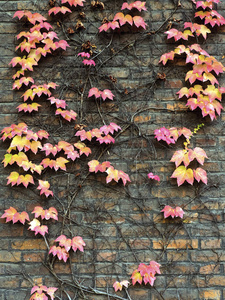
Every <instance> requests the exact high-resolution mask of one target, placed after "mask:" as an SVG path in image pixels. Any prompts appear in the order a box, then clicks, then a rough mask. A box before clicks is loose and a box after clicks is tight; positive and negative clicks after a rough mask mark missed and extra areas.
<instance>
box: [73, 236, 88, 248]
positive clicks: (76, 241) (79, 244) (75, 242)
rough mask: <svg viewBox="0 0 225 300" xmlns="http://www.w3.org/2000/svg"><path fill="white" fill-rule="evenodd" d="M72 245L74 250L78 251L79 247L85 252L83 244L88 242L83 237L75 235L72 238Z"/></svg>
mask: <svg viewBox="0 0 225 300" xmlns="http://www.w3.org/2000/svg"><path fill="white" fill-rule="evenodd" d="M71 246H72V249H73V251H74V252H76V251H77V249H79V250H80V251H81V252H84V248H83V246H86V244H85V242H84V241H83V239H82V237H80V236H75V237H73V238H72V241H71Z"/></svg>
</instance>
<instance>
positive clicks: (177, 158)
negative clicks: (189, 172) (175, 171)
mask: <svg viewBox="0 0 225 300" xmlns="http://www.w3.org/2000/svg"><path fill="white" fill-rule="evenodd" d="M188 154H189V152H188V151H187V150H185V149H184V150H177V151H175V153H174V154H173V156H172V158H171V160H170V161H172V162H175V165H176V168H177V167H178V166H179V165H180V164H181V163H182V162H183V163H184V165H185V167H187V166H188V165H189V164H190V161H191V160H193V159H194V158H193V159H191V160H190V156H189V155H188Z"/></svg>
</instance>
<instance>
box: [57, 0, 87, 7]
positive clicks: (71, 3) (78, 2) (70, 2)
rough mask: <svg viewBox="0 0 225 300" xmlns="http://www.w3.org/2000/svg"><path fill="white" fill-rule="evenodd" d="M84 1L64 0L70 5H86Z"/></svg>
mask: <svg viewBox="0 0 225 300" xmlns="http://www.w3.org/2000/svg"><path fill="white" fill-rule="evenodd" d="M83 2H85V0H62V3H63V4H64V3H68V4H69V5H70V6H75V7H76V6H77V5H78V6H84V4H83Z"/></svg>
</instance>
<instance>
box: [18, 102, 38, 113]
mask: <svg viewBox="0 0 225 300" xmlns="http://www.w3.org/2000/svg"><path fill="white" fill-rule="evenodd" d="M40 106H41V105H40V104H38V103H35V102H33V103H32V104H27V103H22V104H20V105H18V106H17V109H18V111H19V112H20V111H24V112H27V111H28V112H29V113H31V112H32V111H38V107H40Z"/></svg>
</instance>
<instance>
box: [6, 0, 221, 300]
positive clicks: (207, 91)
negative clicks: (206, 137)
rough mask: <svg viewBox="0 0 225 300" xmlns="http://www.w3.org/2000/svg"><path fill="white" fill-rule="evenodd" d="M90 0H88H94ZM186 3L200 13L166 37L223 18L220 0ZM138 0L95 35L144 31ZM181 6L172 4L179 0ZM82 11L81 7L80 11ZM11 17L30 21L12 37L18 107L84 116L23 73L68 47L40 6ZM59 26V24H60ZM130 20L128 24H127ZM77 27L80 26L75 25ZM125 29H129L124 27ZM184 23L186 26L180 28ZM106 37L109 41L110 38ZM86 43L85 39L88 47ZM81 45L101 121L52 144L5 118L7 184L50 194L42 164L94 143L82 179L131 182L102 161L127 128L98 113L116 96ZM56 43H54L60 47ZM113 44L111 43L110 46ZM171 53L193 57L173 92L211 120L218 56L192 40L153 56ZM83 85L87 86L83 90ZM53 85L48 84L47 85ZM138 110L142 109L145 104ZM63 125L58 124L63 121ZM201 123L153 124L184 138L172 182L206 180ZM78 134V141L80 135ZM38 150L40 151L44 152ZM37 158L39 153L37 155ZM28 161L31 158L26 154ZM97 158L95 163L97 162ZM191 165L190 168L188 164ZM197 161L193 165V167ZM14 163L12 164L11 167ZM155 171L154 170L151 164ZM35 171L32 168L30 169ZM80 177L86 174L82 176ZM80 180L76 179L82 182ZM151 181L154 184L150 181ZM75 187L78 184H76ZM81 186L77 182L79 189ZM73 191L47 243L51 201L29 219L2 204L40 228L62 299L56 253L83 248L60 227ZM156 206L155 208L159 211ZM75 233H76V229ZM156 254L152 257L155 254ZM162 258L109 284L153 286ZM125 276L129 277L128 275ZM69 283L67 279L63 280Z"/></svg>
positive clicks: (185, 35)
mask: <svg viewBox="0 0 225 300" xmlns="http://www.w3.org/2000/svg"><path fill="white" fill-rule="evenodd" d="M83 2H85V1H84V0H62V1H61V3H60V6H54V5H55V3H52V5H51V6H53V7H52V8H50V9H49V12H48V14H49V16H53V15H54V16H56V17H57V16H63V17H64V15H67V14H70V13H72V8H73V6H74V7H75V8H77V7H83V5H84V3H83ZM94 2H95V3H94ZM193 2H194V3H195V4H196V9H197V10H198V11H197V12H196V13H195V18H196V19H200V22H203V23H204V24H199V23H190V22H186V23H184V31H183V32H182V31H179V30H178V29H175V28H170V29H168V30H167V31H166V34H167V38H168V39H171V38H174V39H175V41H178V40H180V39H183V40H184V41H188V40H189V39H191V38H194V34H195V35H196V36H197V37H201V36H202V37H203V38H204V39H206V38H207V34H209V33H210V32H211V30H210V28H209V27H208V26H211V27H214V26H221V25H224V24H225V19H224V18H223V17H222V16H221V15H219V14H218V13H217V12H216V11H215V10H213V4H215V3H219V0H214V1H205V2H204V1H197V2H195V1H194V0H193ZM61 4H67V5H69V6H70V8H69V7H66V6H61ZM145 5H146V3H145V2H141V1H135V2H132V3H129V4H128V3H123V5H122V7H121V10H125V9H127V10H129V11H131V13H130V14H126V15H124V14H123V13H122V12H118V13H116V14H115V16H114V17H113V19H112V21H109V20H108V19H107V18H106V17H105V18H104V19H103V21H102V25H101V26H100V27H99V28H98V31H99V34H113V35H116V34H120V33H121V32H123V30H124V31H125V32H126V30H129V31H132V30H133V28H134V31H138V30H141V31H142V30H146V29H147V27H148V25H147V23H145V20H144V18H143V17H142V16H139V15H136V12H137V11H138V14H139V13H142V12H145V11H147V7H146V6H145ZM91 6H92V7H93V8H100V9H102V10H103V9H104V4H103V3H102V2H99V1H92V3H91ZM179 6H180V5H178V7H179ZM80 14H81V13H80ZM14 17H18V18H19V19H20V20H23V21H24V22H28V23H29V25H30V26H31V27H30V28H29V31H22V32H20V33H19V34H18V35H17V40H21V38H23V41H22V42H20V44H19V45H18V46H17V47H16V50H17V51H20V53H21V55H22V57H21V56H16V57H14V58H13V59H12V60H11V62H10V65H12V67H18V66H19V68H20V69H19V70H17V72H16V73H15V75H13V80H14V83H13V87H12V88H13V89H14V90H21V89H24V88H25V89H26V90H25V92H24V93H23V94H22V96H21V98H22V99H23V101H24V103H22V104H20V105H19V106H18V107H17V109H18V112H19V113H21V112H22V113H35V112H38V111H39V108H40V107H41V104H40V103H38V102H34V100H35V101H38V99H41V100H43V99H45V100H47V103H49V101H50V104H51V105H55V107H56V109H55V116H56V117H57V118H60V119H59V120H60V122H65V121H68V122H72V121H77V119H78V118H79V117H80V119H81V121H82V118H83V112H82V111H81V112H80V115H79V113H77V112H75V111H74V110H72V109H70V110H67V109H66V107H67V106H69V104H68V102H67V101H66V100H64V99H60V98H61V97H59V98H56V96H54V91H55V92H56V91H57V88H60V87H59V86H58V85H57V84H56V83H54V82H48V83H46V82H44V83H42V84H39V83H38V82H37V81H36V80H35V79H34V78H33V77H31V76H28V75H27V73H28V72H33V71H34V70H35V68H37V67H38V65H39V62H40V61H42V60H43V59H45V57H46V56H49V55H50V54H53V53H54V52H56V54H58V53H60V51H61V50H63V51H66V50H68V49H69V48H70V45H69V43H68V42H67V41H66V40H59V38H58V36H57V34H56V32H55V31H53V30H52V26H51V24H50V23H48V22H47V19H46V18H45V17H43V16H42V15H41V14H39V13H31V12H29V11H26V10H24V11H17V12H16V13H15V14H14ZM60 26H62V25H59V27H60ZM130 26H131V27H130ZM82 27H83V25H82V26H81V28H80V29H84V28H82ZM127 28H128V29H127ZM187 28H189V29H187ZM110 29H111V30H112V32H110V33H109V30H110ZM68 33H69V34H73V33H74V32H73V30H72V29H71V30H70V31H68ZM147 34H148V35H149V36H151V35H152V34H154V32H148V33H147ZM110 43H111V42H110ZM87 44H88V45H89V46H87ZM87 44H85V45H84V44H83V45H82V46H83V47H82V49H81V50H79V51H81V52H78V53H77V54H76V56H77V58H78V59H80V58H81V59H82V64H83V65H82V66H83V68H84V69H82V71H83V72H86V74H88V75H87V81H86V83H85V85H84V88H83V89H85V92H86V94H87V101H88V100H90V101H93V102H95V103H96V107H97V110H98V113H99V115H100V118H101V120H102V122H103V126H100V127H96V128H92V129H89V130H86V129H85V127H87V125H86V124H79V123H78V122H77V124H76V125H75V127H74V128H75V130H76V133H75V134H74V141H73V142H68V141H65V140H59V141H58V143H55V144H52V143H50V142H47V143H46V142H43V141H44V140H48V139H50V138H51V137H50V135H49V133H48V132H47V131H46V130H44V129H39V130H38V131H36V132H35V131H33V130H31V129H29V127H28V125H27V124H26V123H22V122H20V123H18V124H12V125H11V126H9V127H5V128H4V129H3V130H2V140H3V141H8V140H10V144H9V147H8V149H7V153H6V154H5V157H4V159H3V163H4V167H7V166H8V167H9V166H10V165H14V164H16V165H17V167H19V172H17V171H12V172H11V173H10V174H9V176H8V177H7V179H8V181H7V185H10V184H11V186H14V185H17V186H18V185H20V184H22V185H23V186H24V187H26V188H27V187H28V185H32V184H33V185H34V184H35V183H37V182H38V186H37V189H38V190H39V191H40V195H42V196H44V197H45V198H48V197H54V196H55V194H54V192H53V190H52V189H51V186H50V182H49V181H48V180H46V177H47V176H46V172H47V168H50V169H52V170H54V171H55V172H57V171H65V172H66V171H67V166H68V165H69V163H73V162H75V161H76V162H77V161H78V160H79V159H80V160H82V161H84V158H83V156H82V155H83V154H84V155H85V156H86V157H89V155H91V154H92V151H93V150H92V149H94V148H95V147H97V148H100V147H102V146H104V147H105V148H102V149H103V150H102V152H101V154H100V155H98V156H96V157H93V158H94V159H92V160H89V159H88V160H87V159H85V161H86V164H87V165H88V168H89V169H88V173H87V175H86V178H87V177H88V176H89V175H90V174H92V175H93V173H98V174H96V175H95V176H96V177H98V175H99V172H100V173H106V174H107V175H106V179H105V181H106V183H107V184H110V183H111V184H113V182H112V181H115V182H116V183H119V182H120V181H121V182H122V183H123V185H124V186H126V185H128V183H130V182H132V178H130V176H129V175H128V174H127V173H125V172H124V171H123V170H120V169H119V168H118V169H117V168H116V167H114V166H113V163H112V162H111V161H108V160H107V161H102V160H101V158H102V156H103V154H104V153H105V152H107V151H108V149H109V147H110V146H111V145H112V144H114V143H115V140H116V138H117V137H119V136H120V135H122V134H123V132H125V131H126V129H128V128H129V125H128V126H127V128H122V127H121V126H119V125H118V124H116V123H115V122H109V123H108V125H107V123H106V122H105V120H104V118H103V116H102V113H101V105H102V104H103V102H105V103H110V102H111V101H112V102H114V101H115V99H116V96H115V95H114V94H113V92H112V91H111V90H110V89H108V88H107V87H106V88H105V86H104V87H103V88H101V86H100V85H99V86H98V87H96V86H97V85H95V84H94V85H93V84H92V81H91V79H90V76H89V74H90V72H91V69H92V68H95V67H97V65H98V63H97V62H96V59H97V55H94V53H93V49H94V48H95V47H96V46H95V45H90V42H89V43H87ZM60 49H61V50H60ZM113 51H114V50H113ZM177 56H181V57H183V56H186V60H185V63H186V64H187V65H190V64H192V65H193V66H192V69H191V70H190V71H188V72H187V74H186V77H185V81H187V83H188V84H190V87H182V88H181V89H180V90H179V91H178V93H177V94H178V97H179V99H183V98H184V97H186V98H187V104H186V106H187V107H189V108H190V109H191V110H195V109H200V110H201V113H202V116H203V117H207V116H209V117H210V118H211V120H214V119H216V114H217V115H220V113H221V110H222V109H223V108H222V105H221V104H220V102H221V100H222V94H224V93H225V88H223V87H220V86H219V82H218V80H217V78H216V76H218V75H220V74H222V73H223V72H224V70H225V68H224V67H223V65H222V63H220V62H219V61H217V60H216V58H215V57H213V56H210V55H209V54H208V53H207V52H206V51H205V50H203V49H202V48H201V46H200V45H199V44H196V43H194V44H191V45H186V44H182V45H179V46H177V47H176V48H175V50H174V51H171V52H169V53H166V54H163V55H162V56H161V59H160V62H161V63H163V65H165V64H166V63H167V62H168V61H169V60H175V57H177ZM164 77H165V76H163V78H161V77H160V76H159V75H158V77H157V80H158V79H163V80H164V79H165V78H164ZM110 80H111V81H112V82H113V81H114V82H115V80H116V79H115V78H113V77H111V78H110ZM87 86H90V88H89V89H88V90H87V91H86V88H87ZM52 90H54V91H52ZM125 94H128V91H127V90H125ZM83 95H84V90H82V91H81V101H80V104H81V110H82V109H83V105H84V103H83ZM144 110H145V109H143V111H144ZM62 124H63V123H62ZM203 126H204V124H199V125H198V126H197V127H196V128H194V129H192V130H191V129H188V128H186V127H182V128H179V129H178V128H174V127H172V128H169V129H167V128H165V127H162V128H160V129H156V130H155V131H154V134H155V138H156V139H157V140H158V141H164V142H166V144H167V145H170V144H175V143H176V142H177V140H178V138H179V137H181V136H183V137H185V142H184V143H183V149H182V150H176V151H175V152H174V154H173V156H172V158H171V160H170V161H171V162H174V163H175V166H176V169H175V171H174V172H173V174H172V176H171V178H176V179H177V185H178V186H180V185H182V184H183V183H184V182H185V181H186V182H188V183H189V184H191V185H193V183H194V179H195V180H196V181H197V182H200V181H202V182H203V183H204V184H207V182H208V179H207V174H206V171H205V170H204V169H202V168H201V167H199V166H197V164H200V165H203V164H204V161H205V159H207V158H208V156H207V154H206V152H205V151H204V150H203V149H202V148H200V147H198V146H196V147H195V148H193V149H192V148H191V146H190V145H191V139H192V138H193V136H194V135H195V134H197V133H198V131H199V130H200V129H201V128H202V127H203ZM84 141H85V142H84ZM43 157H45V158H43ZM40 158H41V159H40ZM32 160H33V161H32ZM100 161H101V162H100ZM190 165H191V167H190ZM196 166H197V168H195V169H194V168H192V167H196ZM17 169H18V168H17ZM153 172H154V174H156V173H157V171H156V172H155V171H154V169H153ZM34 174H35V175H34ZM154 174H153V173H152V172H150V173H148V174H147V172H146V177H148V178H149V179H153V180H155V181H158V182H159V181H160V177H159V176H158V175H154ZM86 178H85V179H86ZM85 179H84V180H83V181H82V182H84V181H85ZM153 184H154V183H153ZM81 187H82V185H81ZM81 187H80V188H81ZM77 194H78V193H75V194H74V195H73V196H72V197H70V200H69V203H68V208H67V209H66V210H65V211H64V214H63V216H62V219H63V221H62V224H63V227H62V231H61V234H60V235H58V236H57V238H56V239H55V240H54V245H52V246H51V245H50V243H49V241H48V240H47V238H46V235H47V234H48V233H49V230H48V225H46V224H47V222H46V221H49V220H50V219H52V220H54V221H55V222H56V221H58V211H57V210H56V208H55V207H50V208H48V209H44V208H43V207H41V206H36V207H35V208H34V210H33V211H32V214H34V215H35V217H34V218H33V220H31V221H30V217H29V215H28V213H27V212H26V211H23V212H21V213H19V212H18V211H17V209H15V208H14V207H10V208H8V209H6V210H5V212H4V214H3V215H2V216H1V218H6V222H10V221H12V222H13V223H17V222H20V223H22V224H23V225H29V227H28V228H27V229H28V230H30V231H33V232H34V233H35V235H38V234H39V235H41V236H42V237H43V239H44V241H45V244H46V248H47V250H48V264H46V267H47V268H48V269H49V272H50V273H51V274H52V275H53V276H54V277H55V278H57V279H58V280H59V282H60V284H61V287H60V288H61V290H62V292H63V293H64V294H65V295H66V296H67V298H68V299H71V297H70V294H69V293H68V291H67V290H66V289H65V288H64V287H63V284H64V282H63V280H61V281H60V279H59V278H58V277H57V275H56V274H55V271H54V263H55V260H56V259H58V260H63V261H64V262H65V263H66V262H67V261H68V260H69V261H70V253H71V252H72V251H73V252H76V251H77V250H80V251H81V252H83V251H85V249H86V248H84V247H86V242H85V239H83V238H82V237H81V236H74V235H73V234H72V232H70V235H71V236H70V237H68V235H65V234H64V231H63V230H64V227H65V224H66V222H67V221H68V218H69V214H70V207H71V205H72V203H73V201H74V200H75V199H76V196H77ZM159 212H160V210H159ZM161 212H163V213H164V218H169V217H171V218H172V219H174V218H175V217H176V218H180V219H182V218H183V216H184V214H185V211H184V210H183V209H182V208H181V207H179V206H176V205H175V206H174V208H173V207H171V206H169V205H166V206H165V207H164V208H163V209H162V210H161ZM78 234H79V233H78ZM157 261H158V260H157ZM160 267H161V265H160V264H159V263H158V262H156V261H154V260H151V261H150V262H149V264H145V263H139V265H138V267H137V268H136V269H135V270H134V271H133V270H132V274H131V277H130V279H131V281H129V280H123V281H114V283H113V288H114V290H115V291H116V292H117V291H121V290H122V289H123V287H124V288H125V291H126V295H127V297H128V299H131V298H130V295H129V293H128V287H129V286H131V285H135V284H136V283H139V284H142V283H144V284H145V285H146V284H148V283H149V284H150V286H153V285H154V283H155V280H156V278H157V277H156V275H157V274H161V271H160ZM128 279H129V278H128ZM32 284H33V288H32V289H31V297H30V299H46V300H47V299H49V297H50V298H51V299H54V298H56V297H57V296H56V295H55V293H57V290H58V288H56V287H47V286H45V285H42V284H39V285H36V284H35V282H32ZM73 284H74V287H76V289H78V290H79V291H80V294H81V295H82V296H83V297H85V296H84V292H87V293H93V294H99V295H101V294H103V295H108V297H114V298H115V299H125V298H122V297H120V296H117V295H113V296H112V295H111V294H109V293H108V292H105V293H104V292H101V291H100V290H97V289H91V288H87V287H85V286H83V285H82V284H81V283H80V282H78V281H77V280H76V279H74V282H73ZM68 285H69V284H68Z"/></svg>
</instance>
